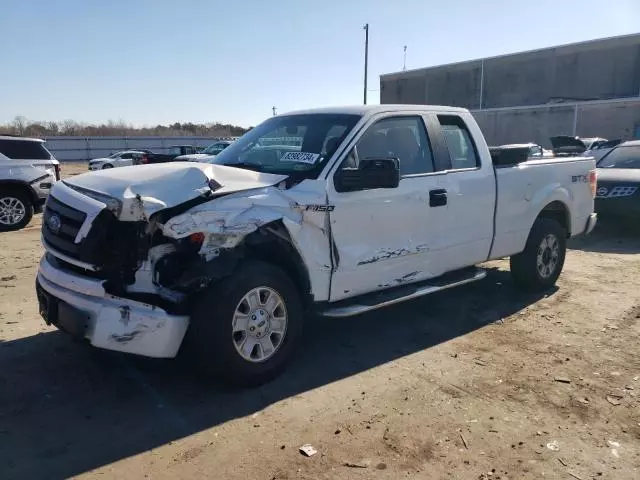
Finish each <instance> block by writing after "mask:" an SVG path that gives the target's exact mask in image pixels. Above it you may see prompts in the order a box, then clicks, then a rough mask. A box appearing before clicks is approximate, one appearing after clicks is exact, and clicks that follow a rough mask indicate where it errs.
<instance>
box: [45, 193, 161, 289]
mask: <svg viewBox="0 0 640 480" xmlns="http://www.w3.org/2000/svg"><path fill="white" fill-rule="evenodd" d="M54 216H55V217H57V218H55V219H53V220H52V217H54ZM86 217H87V215H86V213H84V212H82V211H80V210H76V209H74V208H73V207H70V206H69V205H66V204H64V203H62V202H61V201H60V200H58V199H56V198H54V197H52V196H51V195H50V196H49V199H48V200H47V204H46V207H45V211H44V217H43V221H42V236H43V237H44V240H45V242H47V244H48V245H50V246H51V247H52V248H53V249H55V250H57V251H58V252H60V253H62V254H64V255H66V256H67V257H69V258H72V259H75V260H79V261H81V262H83V263H87V264H89V265H92V266H93V267H95V268H96V270H97V271H96V272H93V273H86V272H85V271H84V269H80V270H82V272H85V274H87V275H91V276H93V277H94V278H103V279H106V280H113V281H114V282H116V283H117V284H120V283H123V282H124V283H126V284H131V283H133V282H134V280H135V271H136V269H137V268H138V266H139V263H140V261H141V259H143V258H145V256H146V253H147V250H148V241H150V240H151V238H146V237H145V235H144V232H145V226H146V224H145V223H144V222H119V221H118V220H117V219H116V217H115V216H114V215H113V213H111V212H110V211H109V210H107V209H104V210H102V211H100V213H99V214H98V215H97V216H96V218H94V219H93V221H92V222H91V229H90V230H89V232H88V233H87V235H86V237H85V238H83V239H82V240H81V241H80V242H78V243H75V241H74V240H75V238H76V236H77V234H78V232H79V231H80V228H81V227H82V224H83V223H84V221H85V219H86ZM145 240H146V241H145ZM60 262H62V263H64V264H65V266H66V267H67V268H72V267H69V265H68V264H67V262H63V261H62V260H60ZM74 268H75V269H76V270H77V269H78V268H79V267H74ZM72 269H73V268H72ZM80 270H78V273H82V272H81V271H80Z"/></svg>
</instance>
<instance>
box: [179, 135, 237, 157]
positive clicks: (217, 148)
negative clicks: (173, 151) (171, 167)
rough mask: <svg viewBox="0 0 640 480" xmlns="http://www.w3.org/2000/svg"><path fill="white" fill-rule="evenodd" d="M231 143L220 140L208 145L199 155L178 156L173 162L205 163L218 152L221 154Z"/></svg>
mask: <svg viewBox="0 0 640 480" xmlns="http://www.w3.org/2000/svg"><path fill="white" fill-rule="evenodd" d="M232 143H233V142H232V141H229V140H222V141H219V142H216V143H213V144H211V145H209V146H208V147H207V148H205V149H204V150H202V151H201V152H200V153H192V154H190V155H180V156H179V157H176V158H175V159H174V161H176V162H207V161H209V160H211V159H213V158H215V156H216V155H218V154H219V153H220V152H222V151H223V150H224V149H225V148H227V147H228V146H229V145H231V144H232Z"/></svg>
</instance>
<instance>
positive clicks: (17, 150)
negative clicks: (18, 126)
mask: <svg viewBox="0 0 640 480" xmlns="http://www.w3.org/2000/svg"><path fill="white" fill-rule="evenodd" d="M0 153H2V154H3V155H4V156H5V157H8V158H10V159H12V160H52V156H51V153H50V152H49V150H47V149H46V148H45V146H44V145H43V143H42V142H34V141H29V140H0Z"/></svg>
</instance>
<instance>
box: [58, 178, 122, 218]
mask: <svg viewBox="0 0 640 480" xmlns="http://www.w3.org/2000/svg"><path fill="white" fill-rule="evenodd" d="M64 184H65V185H66V186H67V187H69V188H73V189H74V190H75V191H76V192H80V193H82V194H83V195H86V196H87V197H90V198H93V199H94V200H97V201H99V202H102V203H104V204H105V205H106V206H107V210H109V211H110V212H112V213H113V214H115V216H116V217H119V216H120V213H121V212H122V202H121V201H120V200H118V199H117V198H113V197H111V196H109V195H105V194H104V193H100V192H95V191H93V190H88V189H86V188H82V187H78V186H77V185H73V184H71V183H67V182H64Z"/></svg>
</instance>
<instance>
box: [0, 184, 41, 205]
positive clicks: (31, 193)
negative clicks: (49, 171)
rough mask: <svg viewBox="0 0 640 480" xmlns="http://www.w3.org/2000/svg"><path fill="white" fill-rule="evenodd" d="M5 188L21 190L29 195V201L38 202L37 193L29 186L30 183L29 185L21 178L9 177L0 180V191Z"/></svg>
mask: <svg viewBox="0 0 640 480" xmlns="http://www.w3.org/2000/svg"><path fill="white" fill-rule="evenodd" d="M5 188H6V189H12V190H19V191H22V192H24V193H26V194H27V195H28V196H29V198H30V199H31V202H32V203H33V204H34V205H36V204H37V203H38V195H37V194H36V192H35V191H34V189H33V188H32V187H31V185H29V184H28V183H27V182H25V181H23V180H9V179H6V180H0V191H2V190H4V189H5Z"/></svg>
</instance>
